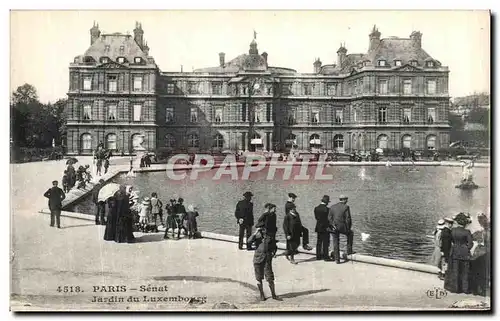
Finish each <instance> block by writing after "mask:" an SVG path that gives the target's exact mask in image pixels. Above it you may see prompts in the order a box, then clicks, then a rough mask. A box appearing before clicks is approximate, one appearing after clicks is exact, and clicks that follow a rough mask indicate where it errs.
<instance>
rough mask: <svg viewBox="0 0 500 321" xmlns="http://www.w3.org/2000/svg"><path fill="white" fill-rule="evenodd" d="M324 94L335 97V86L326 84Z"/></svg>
mask: <svg viewBox="0 0 500 321" xmlns="http://www.w3.org/2000/svg"><path fill="white" fill-rule="evenodd" d="M326 94H327V95H328V96H335V94H336V86H335V84H328V85H326Z"/></svg>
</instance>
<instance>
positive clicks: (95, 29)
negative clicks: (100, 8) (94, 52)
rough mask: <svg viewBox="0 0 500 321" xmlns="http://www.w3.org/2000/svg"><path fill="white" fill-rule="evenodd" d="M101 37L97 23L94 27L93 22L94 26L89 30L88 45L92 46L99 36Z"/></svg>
mask: <svg viewBox="0 0 500 321" xmlns="http://www.w3.org/2000/svg"><path fill="white" fill-rule="evenodd" d="M100 35H101V31H100V30H99V23H98V24H97V25H96V24H95V21H94V25H93V26H92V28H90V45H93V44H94V42H96V40H97V39H99V36H100Z"/></svg>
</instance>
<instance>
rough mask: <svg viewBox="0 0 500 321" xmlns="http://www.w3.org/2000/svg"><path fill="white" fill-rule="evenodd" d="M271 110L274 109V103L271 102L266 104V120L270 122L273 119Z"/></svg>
mask: <svg viewBox="0 0 500 321" xmlns="http://www.w3.org/2000/svg"><path fill="white" fill-rule="evenodd" d="M271 110H272V105H271V103H267V104H266V121H267V122H270V121H271Z"/></svg>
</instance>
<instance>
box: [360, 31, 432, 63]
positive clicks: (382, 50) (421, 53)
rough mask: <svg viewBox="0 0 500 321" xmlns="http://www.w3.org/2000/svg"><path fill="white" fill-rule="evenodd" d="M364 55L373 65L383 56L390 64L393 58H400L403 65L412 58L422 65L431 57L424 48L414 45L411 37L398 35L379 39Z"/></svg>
mask: <svg viewBox="0 0 500 321" xmlns="http://www.w3.org/2000/svg"><path fill="white" fill-rule="evenodd" d="M366 57H367V58H368V60H370V61H371V62H372V63H373V64H374V65H376V62H377V61H378V60H379V59H381V58H384V59H385V60H387V62H389V63H391V64H392V62H393V61H394V60H401V62H402V64H403V65H404V64H406V63H409V62H410V61H412V60H416V61H418V64H419V65H423V64H424V62H425V61H426V60H428V59H432V57H431V56H430V55H429V54H428V53H427V52H425V50H424V49H422V48H421V47H418V46H415V45H414V44H413V41H412V39H409V38H398V37H391V38H387V39H381V40H380V44H379V45H378V47H377V48H376V49H375V50H373V51H372V52H370V53H368V54H367V55H366ZM432 60H434V59H432Z"/></svg>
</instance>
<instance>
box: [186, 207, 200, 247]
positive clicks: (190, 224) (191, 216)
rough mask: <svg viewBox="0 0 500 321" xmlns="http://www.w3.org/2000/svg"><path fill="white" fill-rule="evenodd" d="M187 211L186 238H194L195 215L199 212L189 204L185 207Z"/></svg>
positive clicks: (195, 228) (195, 227)
mask: <svg viewBox="0 0 500 321" xmlns="http://www.w3.org/2000/svg"><path fill="white" fill-rule="evenodd" d="M187 209H188V210H187V213H186V216H185V220H186V229H187V233H188V238H189V239H191V238H194V237H195V235H196V230H197V222H196V217H198V216H199V215H200V214H198V212H197V211H196V209H195V207H194V206H193V205H192V204H190V205H189V206H188V208H187Z"/></svg>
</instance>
